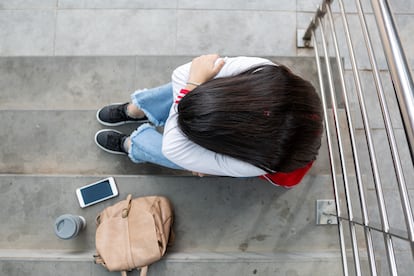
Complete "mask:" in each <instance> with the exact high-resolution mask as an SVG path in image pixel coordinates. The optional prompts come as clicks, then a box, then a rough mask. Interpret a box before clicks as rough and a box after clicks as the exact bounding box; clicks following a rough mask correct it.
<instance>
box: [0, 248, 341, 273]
mask: <svg viewBox="0 0 414 276" xmlns="http://www.w3.org/2000/svg"><path fill="white" fill-rule="evenodd" d="M92 255H93V252H92V251H91V252H84V253H79V254H73V253H70V252H49V251H41V252H39V251H36V252H33V251H4V250H3V251H2V250H0V272H1V273H2V275H8V276H9V275H31V276H49V275H50V276H66V275H68V276H69V275H73V274H74V272H75V271H76V275H89V276H103V275H108V276H109V275H119V273H117V272H108V271H107V270H106V269H105V268H103V267H102V266H100V265H96V264H94V263H93V259H92ZM298 264H300V265H298ZM340 273H341V267H340V256H339V255H338V253H337V252H323V253H319V252H297V253H288V254H286V253H275V254H260V253H234V252H228V253H212V252H204V253H203V252H199V253H194V252H192V253H168V254H167V255H166V256H165V257H164V258H163V259H162V260H161V261H159V262H157V263H154V264H152V265H151V266H150V268H149V272H148V275H157V276H163V275H165V276H167V275H168V276H175V275H177V276H178V275H180V276H182V275H197V276H204V275H206V276H207V275H229V276H232V275H234V276H237V275H326V276H337V275H340ZM128 275H138V273H137V272H130V273H129V274H128Z"/></svg>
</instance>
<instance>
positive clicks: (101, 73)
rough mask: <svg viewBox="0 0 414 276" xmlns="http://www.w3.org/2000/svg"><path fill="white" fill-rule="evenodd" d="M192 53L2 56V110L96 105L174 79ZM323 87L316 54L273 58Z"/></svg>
mask: <svg viewBox="0 0 414 276" xmlns="http://www.w3.org/2000/svg"><path fill="white" fill-rule="evenodd" d="M192 58H193V57H190V56H126V57H120V56H114V57H110V56H98V57H0V90H1V91H2V93H1V94H0V109H9V110H10V109H11V110H25V109H28V110H48V109H51V110H72V109H73V110H84V109H88V110H89V109H92V110H96V109H98V108H100V107H102V106H103V105H107V104H108V103H112V102H122V101H128V100H129V95H130V94H131V92H133V91H135V90H137V89H142V88H145V87H154V86H157V85H161V84H164V83H167V82H170V81H171V73H172V71H173V70H174V69H175V68H176V67H178V66H179V65H181V64H184V63H187V62H189V61H191V59H192ZM268 58H269V59H271V60H274V61H275V62H279V63H282V64H286V65H287V66H289V67H291V68H293V69H294V71H295V72H297V73H298V74H300V75H302V76H303V77H305V78H306V79H309V80H311V81H312V83H313V84H314V85H315V86H318V79H317V72H316V67H315V61H314V58H312V57H268Z"/></svg>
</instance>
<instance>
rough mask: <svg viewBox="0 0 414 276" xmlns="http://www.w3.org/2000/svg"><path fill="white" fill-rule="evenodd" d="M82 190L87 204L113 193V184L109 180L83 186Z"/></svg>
mask: <svg viewBox="0 0 414 276" xmlns="http://www.w3.org/2000/svg"><path fill="white" fill-rule="evenodd" d="M80 191H81V194H82V197H83V201H84V202H85V205H86V204H89V203H91V202H94V201H97V200H100V199H102V198H106V197H108V196H111V195H113V192H112V189H111V185H110V184H109V181H108V180H106V181H103V182H100V183H97V184H95V185H92V186H89V187H86V188H82V189H81V190H80Z"/></svg>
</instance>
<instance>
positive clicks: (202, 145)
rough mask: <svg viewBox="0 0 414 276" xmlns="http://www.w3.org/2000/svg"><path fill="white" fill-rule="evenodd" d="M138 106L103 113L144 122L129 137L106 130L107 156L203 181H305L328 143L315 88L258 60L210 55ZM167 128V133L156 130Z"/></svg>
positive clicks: (106, 117) (105, 120)
mask: <svg viewBox="0 0 414 276" xmlns="http://www.w3.org/2000/svg"><path fill="white" fill-rule="evenodd" d="M131 99H132V101H131V103H125V104H122V105H117V104H113V105H109V106H106V107H104V108H101V109H100V110H98V112H97V119H98V121H99V122H100V123H102V124H103V125H107V126H117V125H120V124H124V123H130V122H135V123H143V124H142V125H141V126H140V127H138V129H137V130H136V131H134V132H133V133H132V134H131V135H130V136H127V135H126V134H123V133H120V132H118V131H116V130H109V129H105V130H101V131H99V132H98V133H97V134H96V136H95V141H96V143H97V145H98V146H99V147H100V148H102V149H103V150H105V151H108V152H111V153H116V154H128V156H129V158H130V159H131V160H132V161H133V162H136V163H142V162H151V163H155V164H158V165H161V166H165V167H169V168H172V169H185V170H189V171H193V172H195V173H196V174H198V175H200V176H202V175H204V174H209V175H221V176H233V177H251V176H262V177H263V178H265V179H267V180H269V181H271V182H272V183H274V184H279V185H282V186H287V187H288V186H293V185H296V184H297V183H299V182H300V180H301V179H302V177H303V176H304V174H305V173H306V172H307V171H308V170H309V169H310V167H311V165H312V162H313V160H315V158H316V156H317V153H318V150H319V147H320V142H321V134H322V128H323V126H322V109H321V103H320V99H319V96H318V94H317V93H316V91H315V89H314V88H313V86H312V85H311V84H310V83H309V82H308V81H305V80H303V79H302V78H300V77H298V76H296V75H295V74H293V73H292V72H291V71H290V70H289V69H288V68H286V67H285V66H282V65H276V64H274V63H272V62H271V61H269V60H266V59H262V58H255V57H236V58H220V57H219V56H218V55H204V56H200V57H197V58H195V59H194V60H193V61H192V62H191V63H187V64H184V65H182V66H180V67H178V68H177V69H176V70H174V72H173V74H172V83H169V84H166V85H163V86H160V87H157V88H153V89H149V90H140V91H136V92H135V93H133V94H132V96H131ZM156 126H164V132H163V134H161V133H160V132H158V131H157V130H156V129H155V127H156Z"/></svg>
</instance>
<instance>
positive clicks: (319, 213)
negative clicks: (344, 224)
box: [316, 199, 338, 225]
mask: <svg viewBox="0 0 414 276" xmlns="http://www.w3.org/2000/svg"><path fill="white" fill-rule="evenodd" d="M316 224H317V225H326V224H338V219H337V217H336V207H335V200H333V199H318V200H316Z"/></svg>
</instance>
